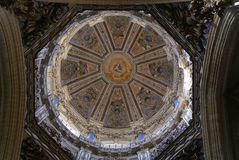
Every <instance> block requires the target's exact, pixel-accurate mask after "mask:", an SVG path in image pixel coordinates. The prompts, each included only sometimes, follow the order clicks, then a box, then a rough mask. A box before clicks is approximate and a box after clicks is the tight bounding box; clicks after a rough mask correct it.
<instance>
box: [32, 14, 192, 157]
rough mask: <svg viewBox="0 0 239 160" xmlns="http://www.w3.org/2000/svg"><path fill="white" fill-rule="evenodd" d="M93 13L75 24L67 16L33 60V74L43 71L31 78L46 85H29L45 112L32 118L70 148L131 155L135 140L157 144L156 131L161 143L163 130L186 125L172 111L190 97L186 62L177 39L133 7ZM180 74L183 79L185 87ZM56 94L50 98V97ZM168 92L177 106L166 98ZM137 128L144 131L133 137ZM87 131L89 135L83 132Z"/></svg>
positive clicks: (177, 111) (189, 72)
mask: <svg viewBox="0 0 239 160" xmlns="http://www.w3.org/2000/svg"><path fill="white" fill-rule="evenodd" d="M99 13H100V14H96V15H92V17H89V18H87V19H86V20H84V21H82V22H81V23H80V22H78V20H76V21H73V22H72V23H71V24H70V25H68V27H67V28H66V29H65V30H64V32H62V33H63V34H62V35H58V36H57V39H58V40H57V42H56V43H57V46H56V47H55V48H54V47H51V49H49V50H47V54H46V55H45V56H46V57H44V56H40V58H39V59H41V60H39V59H38V60H39V61H38V62H39V63H36V64H37V65H38V66H39V68H40V69H38V70H36V72H37V75H38V74H39V73H43V72H44V73H46V77H43V81H38V83H41V85H43V86H46V87H45V88H42V89H43V90H45V91H44V92H36V93H37V94H40V97H39V99H38V100H37V101H40V102H37V104H38V105H40V104H45V105H47V107H45V108H47V110H48V112H49V114H48V115H49V117H44V119H42V122H39V123H40V126H42V127H43V128H45V130H46V131H47V133H48V134H49V135H50V136H52V137H54V139H55V140H56V141H58V142H60V143H61V144H62V143H64V141H65V139H67V140H69V141H70V142H71V143H72V144H73V145H75V146H76V147H79V146H84V147H85V146H89V148H91V149H92V148H93V149H92V150H91V151H92V155H91V156H92V157H94V156H95V154H96V152H95V149H94V148H98V149H99V150H100V151H101V152H102V154H109V153H110V154H111V156H114V157H116V156H117V154H118V152H120V153H121V155H122V156H124V155H126V154H128V152H129V151H130V152H131V154H132V155H133V154H134V155H135V156H137V154H136V153H137V147H139V146H140V145H141V144H143V143H145V144H146V145H145V146H143V147H146V146H147V144H149V143H151V141H152V142H153V144H156V142H157V141H159V142H160V144H161V142H162V140H159V137H165V143H166V144H167V143H169V142H168V141H172V140H170V139H168V138H166V134H167V132H166V131H167V130H173V129H175V128H177V127H178V125H181V126H185V124H187V123H186V122H185V120H184V119H183V118H177V117H180V115H181V112H182V111H183V110H185V109H187V108H189V110H190V109H191V103H189V105H188V106H187V107H185V108H184V107H181V106H182V102H183V100H189V101H190V97H191V93H190V90H189V89H190V87H191V86H192V84H191V80H190V78H192V71H191V68H190V67H191V63H188V64H190V65H188V66H185V65H183V64H182V63H183V62H182V61H186V62H188V61H189V58H188V57H187V56H185V57H184V56H182V54H181V53H179V52H178V49H177V46H179V45H178V44H177V43H176V42H175V41H173V40H172V38H171V37H170V36H169V35H168V34H167V32H166V31H164V29H162V28H161V27H160V26H159V25H158V24H154V22H149V21H146V20H144V19H142V18H141V17H138V16H135V15H134V14H133V12H132V13H131V12H110V11H109V12H99ZM117 22H119V24H118V23H117ZM126 33H127V34H126ZM61 39H64V40H61ZM185 54H186V53H185ZM39 55H40V54H39ZM43 66H47V68H44V67H43ZM182 66H183V67H182ZM184 67H185V68H184ZM179 73H181V74H179ZM186 74H187V75H188V77H187V78H185V79H183V78H184V77H185V75H186ZM36 79H37V78H36ZM181 79H183V80H188V79H189V81H188V83H187V84H188V87H187V88H185V86H184V82H183V81H182V80H181ZM39 86H40V85H39ZM46 94H47V95H46ZM55 95H57V96H58V97H59V103H58V104H57V105H53V104H52V99H54V96H55ZM175 97H178V99H177V107H175V104H173V103H172V101H173V100H174V99H175ZM179 97H180V98H179ZM46 101H49V102H48V103H47V104H46V103H45V102H46ZM37 115H38V114H37ZM51 116H52V117H51ZM185 116H188V115H185ZM50 117H51V118H50ZM188 117H189V116H188ZM40 118H41V117H40V115H39V117H38V119H40ZM164 121H167V122H168V123H167V124H165V123H164ZM142 123H143V125H142ZM53 126H54V128H52V127H53ZM60 126H63V127H60ZM185 128H186V127H181V129H182V130H180V129H179V130H180V131H178V132H175V134H176V135H178V134H181V133H182V131H184V130H185ZM175 130H176V129H175ZM58 131H59V132H58ZM139 131H141V132H143V133H144V138H143V139H142V140H140V141H138V140H137V138H136V133H137V132H139ZM168 132H169V131H168ZM60 133H61V134H60ZM89 133H93V134H94V139H93V140H92V138H91V140H89V138H87V137H88V135H89ZM175 137H176V136H175ZM162 143H163V142H162ZM166 146H167V145H161V147H162V149H163V148H165V147H166ZM65 148H67V147H65ZM68 149H69V148H68ZM65 150H67V149H65ZM70 150H71V152H72V153H75V150H74V149H72V148H71V149H70ZM100 154H101V153H100Z"/></svg>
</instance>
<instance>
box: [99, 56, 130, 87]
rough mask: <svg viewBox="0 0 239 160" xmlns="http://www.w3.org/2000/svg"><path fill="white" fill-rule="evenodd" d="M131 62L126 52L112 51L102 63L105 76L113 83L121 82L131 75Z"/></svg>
mask: <svg viewBox="0 0 239 160" xmlns="http://www.w3.org/2000/svg"><path fill="white" fill-rule="evenodd" d="M132 70H133V69H132V64H131V62H130V59H129V58H128V57H127V55H126V54H123V53H121V54H119V53H112V54H110V55H109V56H108V57H107V58H106V60H105V61H104V63H103V72H104V74H105V77H106V78H107V79H109V80H110V81H111V82H113V83H123V82H126V81H128V80H129V79H130V77H131V75H132Z"/></svg>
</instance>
